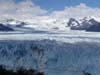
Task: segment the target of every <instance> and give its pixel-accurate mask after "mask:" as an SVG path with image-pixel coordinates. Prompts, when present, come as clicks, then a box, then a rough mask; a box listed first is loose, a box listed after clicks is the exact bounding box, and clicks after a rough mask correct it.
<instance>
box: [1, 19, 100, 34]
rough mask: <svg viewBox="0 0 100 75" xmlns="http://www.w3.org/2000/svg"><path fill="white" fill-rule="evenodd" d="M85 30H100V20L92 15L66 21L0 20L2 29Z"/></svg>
mask: <svg viewBox="0 0 100 75" xmlns="http://www.w3.org/2000/svg"><path fill="white" fill-rule="evenodd" d="M68 29H70V30H84V31H95V32H99V31H100V22H99V21H97V20H96V19H94V18H92V17H84V18H82V19H79V20H77V19H75V18H70V19H69V20H68V21H67V20H66V22H64V21H62V22H61V21H58V20H52V21H49V20H46V21H43V22H39V21H38V22H35V21H33V22H32V23H30V22H24V21H18V20H15V19H5V20H1V21H0V31H33V30H47V31H49V30H68Z"/></svg>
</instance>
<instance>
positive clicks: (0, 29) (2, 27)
mask: <svg viewBox="0 0 100 75" xmlns="http://www.w3.org/2000/svg"><path fill="white" fill-rule="evenodd" d="M0 31H14V29H12V28H10V27H9V26H6V25H4V24H2V23H0Z"/></svg>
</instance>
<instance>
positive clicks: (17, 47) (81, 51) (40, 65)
mask: <svg viewBox="0 0 100 75" xmlns="http://www.w3.org/2000/svg"><path fill="white" fill-rule="evenodd" d="M0 65H4V66H5V67H6V69H13V70H17V69H19V68H21V67H23V68H26V69H30V68H31V69H37V70H40V71H44V73H45V75H84V71H85V72H89V73H91V74H93V75H98V74H100V67H99V66H100V33H98V32H84V31H82V32H80V31H76V32H75V31H74V32H73V31H68V32H61V31H60V32H47V33H43V34H41V33H25V34H24V33H19V32H15V33H14V32H13V33H12V32H8V33H6V34H4V32H0Z"/></svg>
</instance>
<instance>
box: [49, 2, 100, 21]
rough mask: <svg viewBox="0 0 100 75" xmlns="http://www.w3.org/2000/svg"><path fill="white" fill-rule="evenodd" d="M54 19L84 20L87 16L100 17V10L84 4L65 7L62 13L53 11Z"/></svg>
mask: <svg viewBox="0 0 100 75" xmlns="http://www.w3.org/2000/svg"><path fill="white" fill-rule="evenodd" d="M50 16H51V17H53V18H57V19H63V18H76V19H79V18H82V17H86V16H94V17H98V18H99V17H100V9H99V8H92V7H89V6H87V5H86V4H84V3H81V4H80V5H77V6H72V7H65V9H64V10H62V11H53V12H52V14H51V15H50Z"/></svg>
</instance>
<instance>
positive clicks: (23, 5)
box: [0, 0, 47, 19]
mask: <svg viewBox="0 0 100 75" xmlns="http://www.w3.org/2000/svg"><path fill="white" fill-rule="evenodd" d="M0 7H1V8H0V18H16V19H32V18H34V17H35V16H38V15H44V14H45V13H47V11H46V10H44V9H41V7H40V6H38V5H35V4H34V3H33V2H32V1H31V0H23V1H20V2H18V3H16V2H15V1H14V0H0Z"/></svg>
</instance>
